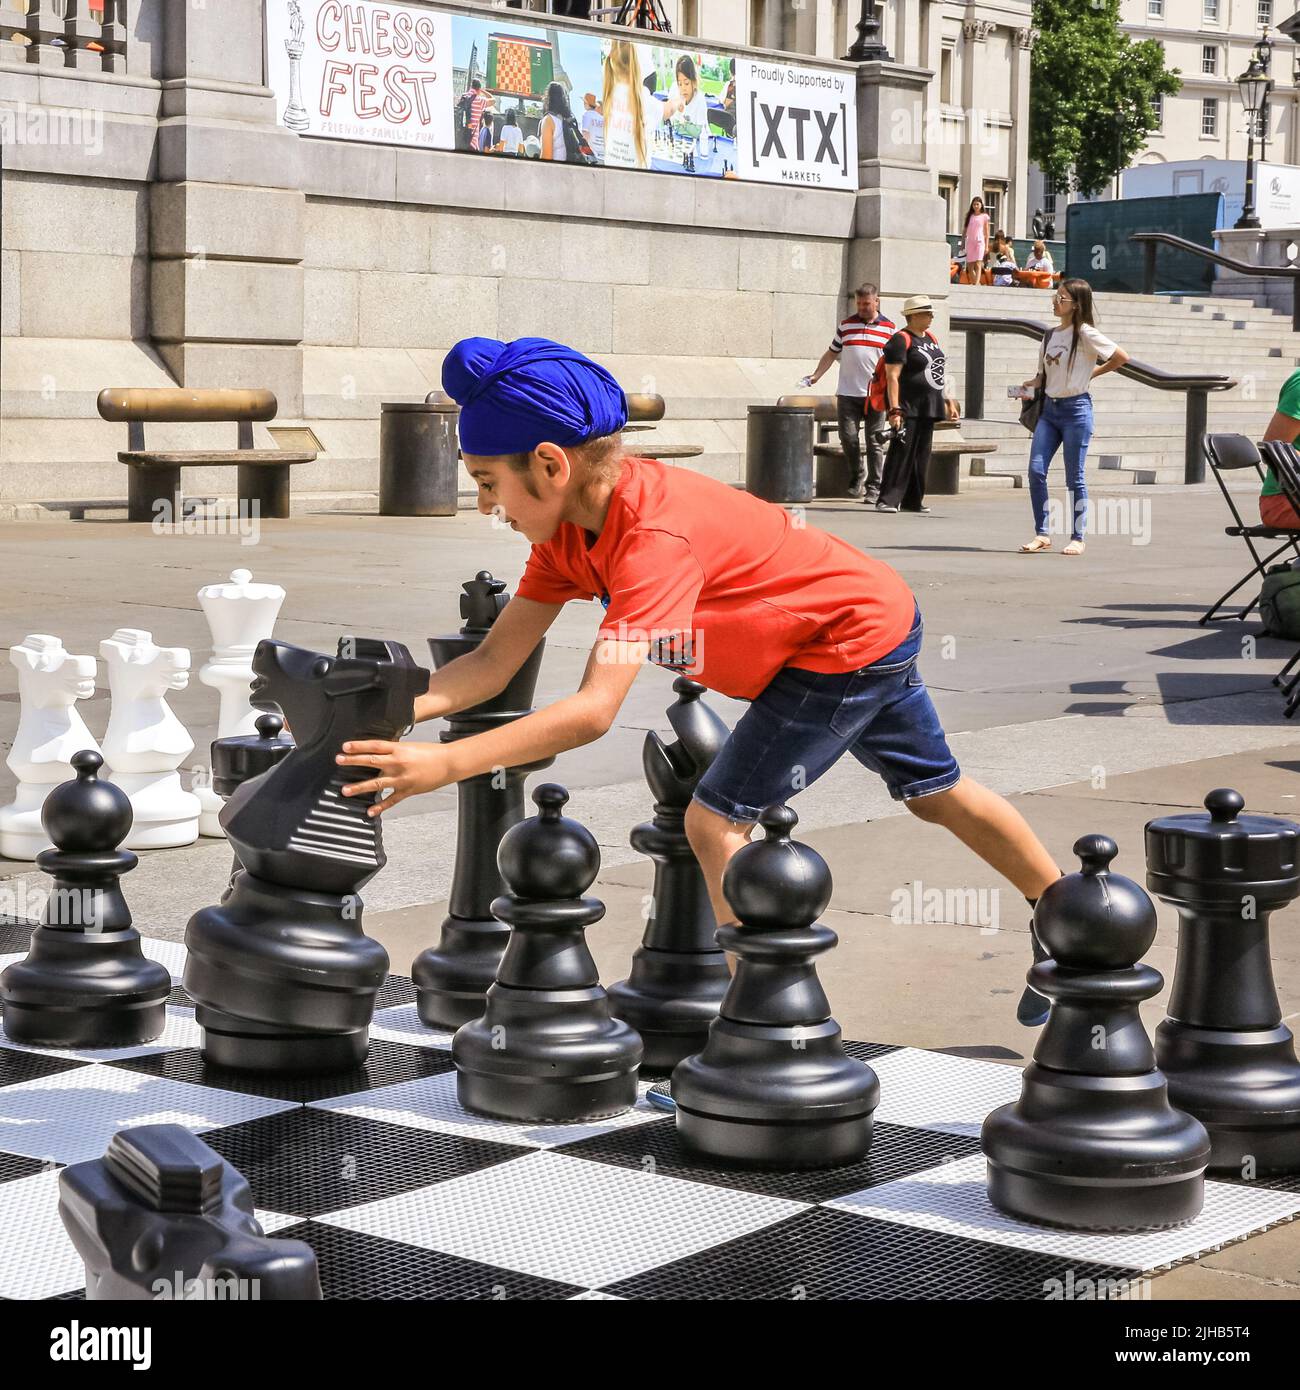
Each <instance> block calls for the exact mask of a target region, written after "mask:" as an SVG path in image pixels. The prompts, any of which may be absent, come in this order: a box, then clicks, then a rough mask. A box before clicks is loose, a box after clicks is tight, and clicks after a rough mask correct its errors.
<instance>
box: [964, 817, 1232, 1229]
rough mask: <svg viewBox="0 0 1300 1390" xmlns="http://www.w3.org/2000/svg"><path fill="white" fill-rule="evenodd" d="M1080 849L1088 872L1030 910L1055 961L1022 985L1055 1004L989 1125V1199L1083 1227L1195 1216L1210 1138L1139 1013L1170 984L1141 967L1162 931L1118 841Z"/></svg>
mask: <svg viewBox="0 0 1300 1390" xmlns="http://www.w3.org/2000/svg"><path fill="white" fill-rule="evenodd" d="M1074 853H1075V854H1077V855H1078V856H1079V860H1080V862H1081V863H1082V865H1083V868H1082V870H1081V871H1080V872H1079V873H1074V874H1068V875H1066V876H1065V877H1064V878H1060V879H1058V880H1057V881H1056V882H1055V883H1053V884H1052V885H1051V886H1050V887H1049V888H1047V889H1046V890H1045V891H1044V892H1043V895H1042V897H1040V898H1039V900H1038V906H1037V908H1036V909H1035V910H1034V929H1035V931H1036V932H1037V933H1038V936H1039V939H1040V940H1041V941H1042V943H1043V946H1044V947H1045V948H1046V950H1047V951H1048V952H1049V954H1050V958H1049V959H1047V960H1043V961H1039V962H1038V963H1037V964H1036V965H1033V966H1032V967H1031V968H1030V970H1029V974H1028V980H1029V983H1030V984H1031V985H1033V987H1034V988H1035V989H1036V990H1037V991H1038V992H1039V994H1042V995H1045V996H1046V997H1047V998H1048V999H1050V1000H1051V1001H1052V1012H1051V1015H1050V1016H1049V1018H1048V1020H1047V1023H1046V1024H1045V1025H1044V1027H1043V1031H1042V1035H1041V1036H1040V1037H1039V1039H1038V1046H1037V1047H1036V1048H1035V1049H1034V1060H1033V1061H1032V1062H1031V1063H1030V1064H1029V1065H1028V1066H1027V1067H1026V1068H1025V1071H1024V1080H1023V1089H1022V1091H1021V1095H1020V1099H1019V1100H1018V1101H1015V1102H1013V1103H1012V1104H1010V1105H1003V1106H999V1107H998V1109H996V1110H994V1111H993V1113H992V1114H991V1115H989V1117H988V1118H987V1119H986V1120H985V1121H984V1128H983V1131H982V1134H981V1141H980V1142H981V1146H982V1148H983V1150H984V1155H985V1157H986V1158H987V1159H988V1193H989V1200H990V1201H991V1202H992V1203H993V1205H994V1206H995V1207H1000V1208H1001V1209H1002V1210H1003V1211H1005V1212H1008V1213H1010V1214H1011V1215H1012V1216H1017V1217H1020V1218H1022V1219H1023V1220H1026V1221H1033V1222H1036V1223H1039V1224H1042V1225H1048V1226H1067V1227H1070V1228H1072V1229H1075V1230H1095V1231H1143V1230H1157V1229H1159V1228H1160V1227H1162V1226H1174V1225H1177V1224H1179V1223H1180V1222H1183V1221H1190V1220H1191V1219H1192V1217H1194V1216H1196V1215H1197V1213H1198V1212H1199V1211H1200V1210H1201V1204H1202V1202H1203V1201H1204V1199H1205V1167H1206V1164H1207V1163H1208V1162H1209V1158H1210V1140H1209V1136H1208V1135H1207V1134H1206V1132H1205V1127H1204V1126H1203V1125H1202V1124H1201V1122H1200V1121H1199V1120H1196V1119H1194V1118H1193V1117H1192V1116H1191V1115H1188V1114H1185V1113H1184V1112H1183V1111H1181V1110H1177V1109H1175V1108H1174V1107H1173V1106H1172V1105H1171V1104H1170V1103H1169V1088H1168V1087H1167V1086H1166V1084H1165V1078H1164V1076H1162V1075H1161V1073H1160V1072H1159V1071H1158V1070H1157V1069H1156V1059H1155V1053H1154V1052H1153V1051H1152V1048H1151V1040H1150V1038H1148V1037H1147V1031H1146V1028H1145V1027H1144V1026H1143V1023H1142V1019H1141V1017H1140V1016H1139V1014H1138V1007H1139V1005H1140V1004H1141V1003H1142V1001H1143V1000H1144V999H1150V998H1151V997H1152V996H1153V995H1156V994H1158V993H1159V992H1160V989H1161V986H1162V985H1163V984H1164V980H1163V979H1162V978H1161V976H1160V972H1159V971H1158V970H1155V969H1153V968H1152V967H1151V966H1149V965H1141V964H1139V963H1138V962H1139V961H1140V959H1141V957H1142V956H1143V955H1144V954H1145V953H1146V952H1147V950H1148V949H1149V948H1150V946H1151V943H1152V942H1153V941H1154V940H1155V937H1156V911H1155V906H1154V904H1153V903H1152V902H1151V899H1150V898H1149V897H1147V895H1146V894H1145V893H1144V892H1143V891H1142V889H1141V888H1140V887H1139V886H1138V885H1137V884H1136V883H1134V882H1133V880H1132V879H1128V878H1123V877H1121V876H1120V875H1119V874H1115V873H1111V872H1110V869H1109V865H1110V861H1111V860H1112V859H1114V857H1115V855H1116V854H1117V853H1118V850H1117V849H1116V847H1115V842H1114V840H1110V839H1107V838H1106V836H1104V835H1085V836H1083V837H1082V839H1079V840H1076V841H1075V845H1074Z"/></svg>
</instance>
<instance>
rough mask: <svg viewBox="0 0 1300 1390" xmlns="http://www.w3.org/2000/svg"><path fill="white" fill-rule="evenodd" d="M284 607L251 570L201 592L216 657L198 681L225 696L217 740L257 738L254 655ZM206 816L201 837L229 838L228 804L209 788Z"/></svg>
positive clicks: (203, 789) (204, 797) (279, 593)
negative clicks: (251, 696) (223, 816)
mask: <svg viewBox="0 0 1300 1390" xmlns="http://www.w3.org/2000/svg"><path fill="white" fill-rule="evenodd" d="M283 602H284V590H283V589H282V588H281V587H280V586H279V585H278V584H254V583H253V576H252V575H251V574H250V573H249V571H248V570H235V572H234V573H233V574H232V575H231V576H230V581H229V583H223V584H205V585H204V586H203V588H201V589H200V590H199V606H200V607H201V608H202V609H203V616H204V617H205V618H206V619H207V620H208V628H209V630H210V631H211V633H212V656H211V657H210V658H209V660H208V661H206V662H205V663H204V665H203V667H202V669H201V670H200V671H199V679H200V680H201V681H202V682H203V684H204V685H210V686H212V688H213V689H214V690H217V691H219V692H220V694H221V708H220V712H219V713H218V715H217V737H218V738H236V737H238V736H239V735H241V734H252V733H256V732H257V730H256V727H255V725H256V720H257V714H258V712H257V710H255V709H254V708H253V707H252V705H250V704H249V703H248V687H249V686H250V685H251V684H252V680H253V653H254V651H256V650H257V644H258V643H259V642H260V641H261V640H262V639H263V638H264V637H270V636H271V632H272V629H273V628H274V627H275V620H276V618H277V617H278V616H279V613H280V605H281V604H282V603H283ZM195 790H196V791H197V793H198V798H199V804H200V805H201V806H202V808H203V810H202V813H201V814H200V816H199V834H200V835H211V836H213V837H216V838H220V837H222V836H224V834H225V831H224V830H222V828H221V826H220V824H219V823H218V821H217V817H218V815H220V813H221V808H222V806H223V805H224V804H225V803H224V802H223V801H222V799H221V797H219V796H218V795H217V793H216V792H215V791H214V790H213V789H212V786H211V785H210V783H205V784H203V785H201V786H198V787H196V788H195Z"/></svg>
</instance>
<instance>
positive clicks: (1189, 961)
mask: <svg viewBox="0 0 1300 1390" xmlns="http://www.w3.org/2000/svg"><path fill="white" fill-rule="evenodd" d="M1244 806H1245V802H1244V800H1243V799H1242V797H1241V794H1240V793H1239V792H1235V791H1232V790H1231V789H1230V788H1226V787H1220V788H1219V789H1217V790H1216V791H1212V792H1210V794H1209V795H1208V796H1207V797H1206V798H1205V812H1204V813H1202V812H1196V813H1193V814H1189V815H1176V816H1163V817H1161V818H1159V819H1157V820H1153V821H1151V822H1150V823H1149V824H1148V825H1147V828H1146V850H1147V887H1148V888H1149V889H1150V890H1151V891H1152V892H1153V893H1155V894H1156V896H1157V897H1159V898H1160V899H1161V900H1162V901H1163V902H1167V903H1170V904H1171V905H1172V906H1173V907H1175V908H1176V909H1177V911H1178V922H1179V925H1178V964H1177V966H1176V968H1175V970H1174V986H1173V989H1172V991H1171V992H1170V997H1169V1007H1168V1011H1167V1016H1166V1017H1165V1019H1164V1020H1163V1021H1162V1022H1161V1023H1160V1025H1159V1026H1158V1027H1157V1029H1156V1057H1157V1059H1158V1061H1159V1063H1160V1066H1161V1067H1162V1068H1163V1070H1164V1072H1165V1075H1166V1076H1167V1077H1168V1078H1169V1094H1170V1096H1171V1097H1172V1098H1173V1100H1174V1103H1175V1104H1176V1105H1181V1106H1182V1107H1183V1108H1184V1109H1185V1110H1189V1111H1191V1113H1192V1114H1193V1115H1195V1116H1196V1117H1197V1118H1198V1119H1199V1120H1201V1121H1202V1123H1203V1124H1204V1125H1205V1127H1206V1129H1208V1130H1209V1131H1210V1142H1211V1144H1212V1146H1213V1156H1212V1157H1211V1159H1210V1171H1211V1172H1223V1173H1225V1174H1226V1173H1231V1174H1234V1175H1235V1176H1238V1177H1256V1176H1264V1175H1266V1174H1276V1173H1294V1172H1298V1171H1300V1063H1298V1062H1297V1061H1296V1052H1295V1039H1294V1038H1293V1037H1292V1035H1291V1030H1290V1029H1289V1028H1288V1027H1287V1026H1286V1024H1285V1023H1283V1022H1282V1010H1281V1008H1280V1007H1279V1005H1278V998H1277V988H1276V986H1275V985H1274V983H1273V967H1272V963H1271V961H1270V959H1269V918H1270V916H1271V914H1272V913H1273V912H1275V911H1277V910H1278V909H1279V908H1282V907H1285V906H1286V905H1287V904H1288V903H1289V902H1291V901H1292V899H1294V898H1295V897H1296V895H1297V893H1300V865H1298V864H1297V857H1296V849H1297V842H1298V841H1300V827H1297V826H1296V825H1295V824H1293V823H1292V822H1291V821H1289V820H1282V819H1279V818H1277V817H1274V816H1257V815H1242V814H1241V812H1242V810H1243V808H1244Z"/></svg>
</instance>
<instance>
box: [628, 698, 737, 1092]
mask: <svg viewBox="0 0 1300 1390" xmlns="http://www.w3.org/2000/svg"><path fill="white" fill-rule="evenodd" d="M673 690H674V691H675V692H676V694H677V701H676V703H675V704H673V705H671V706H670V707H669V710H668V723H669V724H670V725H671V726H672V730H673V733H674V734H676V735H677V737H676V738H675V739H674V740H673V742H672V743H665V742H664V741H663V739H661V738H660V737H659V735H658V734H657V733H655V732H654V731H653V730H651V732H650V733H648V734H647V735H646V737H645V744H644V746H643V748H642V754H641V764H642V766H643V767H644V768H645V775H646V781H647V782H648V783H649V784H650V791H651V793H652V794H653V796H654V799H655V809H654V820H652V821H649V822H647V823H646V824H644V825H638V826H637V827H636V828H635V829H634V830H633V831H632V848H633V849H635V850H639V851H640V852H641V853H642V854H644V855H647V856H649V858H651V859H653V860H654V866H655V877H654V888H653V889H652V892H651V898H650V915H649V917H648V919H647V921H646V929H645V936H644V938H643V939H642V942H641V945H640V946H639V947H638V948H637V950H636V952H635V954H634V955H633V957H632V970H631V973H630V974H629V975H628V978H627V979H626V980H620V981H619V982H618V983H617V984H616V985H611V986H610V990H609V1002H610V1008H611V1009H612V1010H613V1012H614V1016H615V1017H616V1018H621V1019H622V1020H623V1021H624V1022H625V1023H630V1024H631V1025H632V1027H633V1028H635V1029H636V1030H637V1032H638V1033H640V1034H641V1037H642V1040H643V1041H644V1042H645V1061H644V1062H643V1063H642V1067H641V1069H642V1071H644V1072H654V1071H660V1072H668V1071H671V1070H672V1069H673V1068H674V1067H675V1066H676V1065H677V1063H678V1062H680V1061H681V1060H682V1058H683V1057H689V1056H690V1055H691V1054H692V1053H693V1052H698V1051H699V1050H700V1049H701V1048H702V1047H703V1046H704V1042H705V1039H706V1038H707V1037H708V1033H709V1024H710V1023H712V1022H713V1020H714V1019H715V1018H716V1017H717V1016H718V1006H719V1005H720V1004H721V1003H722V997H723V995H725V994H726V992H727V987H728V986H729V985H730V983H731V974H730V972H729V971H728V970H727V957H726V954H725V953H724V952H723V951H722V949H721V948H720V947H719V946H718V944H717V930H718V925H717V922H716V921H715V920H714V917H713V908H712V907H711V906H710V905H709V894H708V889H707V887H706V886H705V883H704V874H703V873H702V872H701V870H700V865H699V862H698V860H697V859H696V858H695V853H694V851H693V850H692V849H691V846H690V841H689V840H687V838H686V830H685V827H684V822H685V818H686V808H687V807H688V806H689V805H690V804H691V795H692V794H693V792H694V791H695V788H696V786H697V785H698V783H699V780H700V778H701V777H703V776H704V774H705V772H707V771H708V768H709V764H710V763H712V761H713V759H714V758H715V757H717V755H718V750H719V749H720V748H721V747H722V745H723V743H725V742H726V739H727V726H726V724H724V723H723V722H722V720H721V719H720V718H719V717H718V715H717V714H716V713H715V712H714V711H713V710H711V709H710V708H709V707H708V705H706V704H705V703H704V702H703V701H702V700H701V699H700V696H701V695H703V694H704V687H703V686H702V685H697V684H696V682H695V681H692V680H687V678H686V677H685V676H678V677H677V679H676V680H675V681H673Z"/></svg>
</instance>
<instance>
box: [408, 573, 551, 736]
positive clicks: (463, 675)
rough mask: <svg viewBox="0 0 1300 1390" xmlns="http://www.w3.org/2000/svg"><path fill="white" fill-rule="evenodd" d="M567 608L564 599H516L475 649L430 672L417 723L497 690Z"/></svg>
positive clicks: (478, 701)
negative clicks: (551, 601)
mask: <svg viewBox="0 0 1300 1390" xmlns="http://www.w3.org/2000/svg"><path fill="white" fill-rule="evenodd" d="M563 607H564V605H563V604H562V603H538V602H537V601H536V600H535V599H530V598H519V597H516V598H512V599H511V600H510V602H509V603H507V604H506V606H505V607H504V608H503V609H502V610H501V612H500V614H499V615H498V616H497V620H496V622H494V623H493V624H492V626H491V627H490V628H489V629H488V635H487V636H486V637H485V638H484V639H483V641H482V642H481V643H480V644H479V645H478V646H477V647H476V648H475V649H474V650H473V651H472V652H466V653H465V655H464V656H458V657H457V658H456V660H455V661H449V662H448V663H447V664H446V665H445V666H444V667H443V668H442V669H441V670H440V671H435V672H434V673H433V675H432V676H430V678H429V689H428V692H427V693H426V694H424V695H421V696H419V697H418V698H417V699H416V701H415V722H416V723H417V724H419V723H422V722H423V721H424V720H426V719H437V718H439V717H440V716H442V715H445V714H455V713H456V712H457V711H458V710H462V709H469V708H470V706H471V705H477V704H481V703H482V702H483V701H484V700H490V699H491V698H492V697H493V696H494V695H499V694H500V693H501V692H502V691H503V690H504V689H505V688H506V686H507V684H508V683H509V682H510V679H511V678H512V677H513V676H514V674H515V672H516V671H518V670H519V668H520V667H521V666H522V665H523V664H524V662H525V661H527V660H528V658H529V657H530V656H531V655H532V653H533V650H534V648H535V647H536V646H537V644H538V643H539V642H540V641H541V640H542V638H543V637H544V636H545V635H546V631H547V629H548V628H549V627H550V626H551V624H552V623H553V622H554V621H555V619H556V618H557V617H558V616H559V613H560V609H561V608H563Z"/></svg>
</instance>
